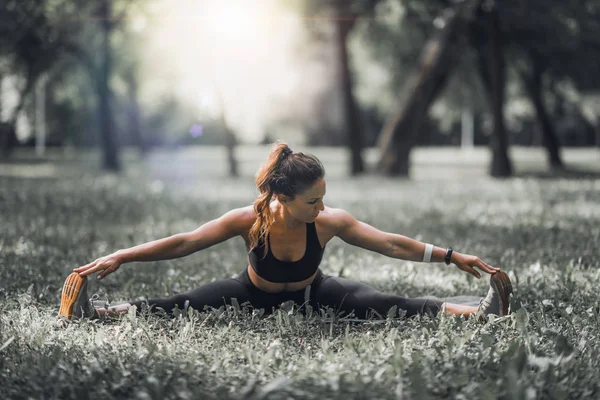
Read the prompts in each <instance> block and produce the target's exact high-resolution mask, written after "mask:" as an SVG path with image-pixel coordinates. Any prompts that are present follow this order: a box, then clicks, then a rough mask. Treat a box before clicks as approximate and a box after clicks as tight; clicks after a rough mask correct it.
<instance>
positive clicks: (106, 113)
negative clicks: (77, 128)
mask: <svg viewBox="0 0 600 400" xmlns="http://www.w3.org/2000/svg"><path fill="white" fill-rule="evenodd" d="M100 10H101V12H100V15H101V20H102V34H103V37H102V39H103V40H102V59H101V61H100V63H101V65H100V77H99V78H100V79H99V82H98V98H99V101H98V106H99V109H98V112H99V117H100V140H101V143H102V167H103V168H104V169H106V170H109V171H119V170H120V169H121V163H120V160H119V149H118V145H117V142H116V138H115V129H114V117H113V114H112V109H111V104H110V103H111V100H112V92H111V89H110V76H111V74H112V49H111V45H110V36H111V33H112V27H113V25H112V24H113V21H112V0H102V3H101V5H100Z"/></svg>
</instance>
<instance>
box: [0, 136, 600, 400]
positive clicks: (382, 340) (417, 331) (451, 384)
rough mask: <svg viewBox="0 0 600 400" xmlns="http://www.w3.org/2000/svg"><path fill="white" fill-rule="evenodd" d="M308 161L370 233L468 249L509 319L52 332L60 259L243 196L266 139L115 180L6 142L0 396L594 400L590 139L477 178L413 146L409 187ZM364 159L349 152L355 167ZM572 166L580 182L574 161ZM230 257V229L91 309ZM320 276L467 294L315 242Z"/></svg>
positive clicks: (172, 286)
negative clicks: (507, 174) (506, 304)
mask: <svg viewBox="0 0 600 400" xmlns="http://www.w3.org/2000/svg"><path fill="white" fill-rule="evenodd" d="M308 150H309V151H313V150H314V153H315V154H316V155H318V156H319V157H320V158H321V159H322V161H323V163H324V164H325V167H326V170H327V179H328V181H327V183H328V189H327V196H326V198H325V201H326V204H328V205H330V206H333V207H341V208H345V209H346V210H348V211H350V212H351V213H352V214H353V215H354V216H355V217H357V218H358V219H360V220H363V221H365V222H367V223H370V224H372V225H374V226H376V227H378V228H380V229H383V230H387V231H390V232H396V233H401V234H405V235H408V236H411V237H414V238H417V239H420V240H423V241H427V242H431V243H434V244H436V245H439V246H448V245H451V246H453V247H454V248H455V249H457V250H459V251H461V252H466V253H470V254H475V255H478V256H480V257H481V258H483V259H484V260H486V261H487V262H488V263H490V264H492V265H494V266H498V267H501V268H503V269H504V270H505V271H507V273H508V274H509V276H510V277H511V279H512V281H513V287H514V288H515V296H514V297H513V299H512V302H511V307H512V314H511V315H509V316H507V317H503V318H499V319H495V320H493V321H491V322H489V323H487V324H481V323H479V322H477V321H475V320H474V319H470V320H467V321H464V320H462V319H460V318H455V317H447V316H438V317H435V318H429V317H423V318H419V319H411V320H404V319H398V318H388V319H387V320H384V321H368V322H363V323H355V322H349V321H346V320H344V319H343V318H341V319H340V318H333V316H332V315H331V314H327V313H324V314H321V315H313V316H309V317H306V316H302V315H300V314H298V313H297V312H296V310H294V309H293V308H290V307H284V308H283V309H282V310H279V311H278V312H276V313H275V314H273V315H271V316H268V317H262V318H261V317H259V315H258V314H257V313H256V312H253V311H252V310H249V309H246V308H243V307H242V308H238V307H230V308H228V309H225V308H222V309H220V310H209V311H206V312H200V313H199V312H196V311H191V310H190V312H187V313H182V314H180V315H178V316H177V317H176V318H173V319H166V318H159V317H156V316H142V317H135V315H130V314H126V315H123V316H122V318H121V319H118V320H113V321H108V322H102V323H100V322H97V321H88V320H84V321H80V322H75V323H72V324H69V325H68V326H67V327H62V326H60V325H59V324H57V318H56V314H57V310H58V304H59V296H60V290H61V287H62V284H63V281H64V278H65V277H66V276H67V275H68V273H69V272H70V270H71V269H72V268H74V267H77V266H80V265H83V264H85V263H87V262H90V261H92V260H93V259H95V258H96V257H99V256H102V255H105V254H107V253H109V252H112V251H115V250H117V249H119V248H123V247H128V246H132V245H135V244H139V243H142V242H145V241H148V240H152V239H156V238H160V237H163V236H167V235H170V234H174V233H176V232H181V231H186V230H191V229H194V228H196V227H197V226H199V225H200V224H202V223H203V222H205V221H208V220H210V219H213V218H215V217H217V216H219V215H221V214H222V213H224V212H225V211H227V210H229V209H231V208H233V207H239V206H244V205H248V204H250V203H251V202H252V201H253V199H254V196H255V195H256V190H255V188H254V186H253V181H252V177H253V175H254V173H255V171H256V169H257V168H258V166H259V165H260V162H261V160H262V159H263V158H264V156H265V155H266V154H267V153H268V148H266V147H242V148H239V149H238V157H239V160H240V166H241V168H240V170H241V171H242V175H241V176H240V177H239V178H235V179H232V178H228V177H227V176H226V171H227V168H226V165H225V164H224V160H225V151H224V150H223V149H220V148H202V149H184V150H178V151H160V152H156V153H154V154H150V155H149V156H148V157H147V158H146V159H145V160H143V161H140V160H138V158H137V156H136V155H135V153H134V152H132V151H127V152H125V154H124V156H123V160H124V165H125V168H124V172H123V173H122V174H121V175H118V176H117V175H113V174H106V173H101V172H98V171H97V166H98V165H99V161H98V160H99V155H98V154H97V153H96V152H86V153H75V152H73V151H71V152H69V151H66V152H65V151H63V150H60V151H56V150H53V151H50V152H49V153H48V155H47V156H46V157H45V158H44V159H42V160H37V159H36V158H35V157H34V156H33V155H32V154H31V153H29V152H26V151H25V152H24V151H19V152H17V154H15V159H14V161H13V162H12V163H10V164H8V163H0V216H1V220H0V398H7V399H13V398H14V399H20V398H23V399H25V398H46V399H50V398H60V399H69V398H77V399H84V398H93V399H103V398H136V399H166V398H190V399H195V398H219V399H222V398H233V399H241V398H257V399H258V398H268V399H287V398H309V399H322V398H341V397H344V398H412V399H425V398H440V397H444V398H446V397H447V398H459V399H460V398H462V399H472V398H478V399H494V398H505V399H531V398H557V399H566V398H598V397H599V396H600V380H599V379H598V370H599V369H600V341H598V337H600V315H599V313H598V307H599V303H600V297H599V296H598V283H599V278H600V274H599V272H598V271H599V267H600V261H599V260H600V257H599V256H600V250H599V248H598V244H599V243H600V179H599V178H598V177H599V176H600V150H598V149H565V150H564V152H563V155H564V159H565V163H566V164H567V165H568V166H569V167H570V170H569V172H566V173H565V172H556V171H554V172H548V171H547V168H546V166H545V157H544V152H543V151H542V150H541V149H527V148H516V149H512V150H511V156H512V157H513V160H514V163H515V172H516V174H515V177H513V178H510V179H502V180H498V179H493V178H490V177H488V176H487V174H486V172H487V164H488V160H489V152H488V150H487V149H474V150H471V151H462V152H461V151H456V150H450V149H440V148H434V149H418V150H417V151H415V152H414V153H413V162H414V168H413V170H412V179H410V180H406V179H390V178H382V177H377V176H375V175H373V174H367V175H365V176H362V177H359V178H356V179H350V178H349V177H348V176H347V174H346V170H347V161H346V160H347V155H346V153H345V152H344V151H343V150H341V149H323V148H319V149H308ZM375 159H376V153H375V152H374V151H369V152H367V160H368V161H369V163H370V164H371V165H372V163H373V161H374V160H375ZM584 169H585V170H586V171H587V172H586V173H580V172H581V170H584ZM244 265H245V251H244V245H243V242H242V241H241V239H232V240H230V241H227V242H224V243H221V244H219V245H217V246H214V247H213V248H210V249H207V250H205V251H202V252H199V253H196V254H194V255H191V256H189V257H186V258H183V259H177V260H169V261H162V262H152V263H144V264H142V263H136V264H128V265H125V266H123V267H122V268H121V269H120V270H119V271H118V272H117V273H115V274H113V275H111V276H110V277H109V278H107V279H106V280H104V281H102V282H101V283H97V282H91V284H90V285H91V288H90V289H91V294H97V295H98V296H99V299H100V300H101V301H106V302H114V301H120V300H127V299H138V298H146V297H159V296H169V295H173V294H176V293H181V292H185V291H188V290H191V289H193V288H195V287H197V286H199V285H201V284H203V283H206V282H210V281H212V280H215V279H220V278H226V277H231V276H234V275H235V274H237V273H238V272H239V271H241V269H242V268H243V267H244ZM322 269H323V271H324V272H325V273H328V274H332V275H341V276H344V277H347V278H351V279H357V280H362V281H365V282H368V283H369V284H371V285H373V286H374V287H376V288H378V289H380V290H384V291H389V292H393V293H397V294H401V295H406V296H422V295H433V296H438V297H441V298H444V297H447V296H455V295H484V294H485V293H486V292H487V288H488V282H487V281H486V279H481V280H477V279H475V278H473V277H471V276H468V275H466V274H465V273H463V272H461V271H458V270H457V269H456V268H453V267H448V266H445V265H444V264H421V263H413V262H407V261H401V260H394V259H390V258H386V257H383V256H379V255H377V254H375V253H371V252H368V251H366V250H361V249H357V248H352V247H350V246H348V245H347V244H345V243H343V242H341V241H339V240H337V239H334V240H333V241H331V242H330V243H329V244H328V245H327V249H326V252H325V255H324V259H323V264H322Z"/></svg>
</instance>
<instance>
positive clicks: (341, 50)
mask: <svg viewBox="0 0 600 400" xmlns="http://www.w3.org/2000/svg"><path fill="white" fill-rule="evenodd" d="M378 2H379V0H354V1H347V0H327V1H323V0H311V1H309V2H307V3H306V5H305V10H304V11H305V12H307V13H308V14H309V15H311V16H312V17H314V16H317V15H326V16H327V17H328V18H329V19H330V20H332V21H333V25H334V28H335V31H334V32H335V33H334V42H335V47H336V54H337V59H338V62H337V68H338V71H339V73H338V76H339V82H340V88H341V92H342V98H343V116H344V127H345V129H346V131H347V139H346V143H347V145H348V149H349V151H350V172H351V174H352V175H357V174H360V173H361V172H363V171H364V169H365V167H364V161H363V157H362V150H363V143H364V139H363V136H362V130H361V125H362V124H361V120H360V110H359V107H358V104H357V101H356V98H355V95H354V92H353V90H354V79H353V73H352V70H351V66H350V65H351V60H350V54H349V50H348V41H349V37H350V35H351V33H352V29H353V27H354V26H355V23H356V21H357V19H358V18H359V17H361V16H365V15H368V14H371V13H372V12H373V10H374V8H375V6H376V5H377V3H378ZM313 33H315V37H317V38H319V37H320V38H322V37H323V36H324V35H323V32H319V31H318V30H316V31H314V30H313Z"/></svg>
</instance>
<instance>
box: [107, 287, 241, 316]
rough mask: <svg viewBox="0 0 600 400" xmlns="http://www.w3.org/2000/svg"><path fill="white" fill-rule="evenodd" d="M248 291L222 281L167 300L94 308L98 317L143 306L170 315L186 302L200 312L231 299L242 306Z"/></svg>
mask: <svg viewBox="0 0 600 400" xmlns="http://www.w3.org/2000/svg"><path fill="white" fill-rule="evenodd" d="M251 297H252V296H251V294H250V290H249V288H248V286H247V285H245V284H244V283H242V282H241V281H240V280H238V279H223V280H218V281H215V282H211V283H208V284H206V285H202V286H200V287H199V288H197V289H194V290H192V291H191V292H188V293H184V294H178V295H176V296H173V297H170V298H167V299H150V300H141V301H135V302H131V303H124V304H119V305H118V306H115V307H110V308H109V309H108V310H106V309H104V308H96V311H97V312H98V314H99V315H106V314H119V313H123V312H127V311H128V310H129V307H131V306H132V305H134V306H136V307H137V311H138V312H140V311H141V310H142V307H143V305H144V304H145V305H146V306H148V307H149V308H150V311H153V312H156V311H158V310H159V309H162V310H164V311H165V312H166V313H167V314H172V312H173V309H174V308H179V309H180V310H183V309H184V308H185V305H186V302H188V306H189V307H192V308H194V309H195V310H198V311H202V310H204V307H206V306H210V307H214V308H219V307H220V306H222V305H225V304H231V298H235V299H237V301H238V303H239V304H243V303H245V302H247V301H250V300H251Z"/></svg>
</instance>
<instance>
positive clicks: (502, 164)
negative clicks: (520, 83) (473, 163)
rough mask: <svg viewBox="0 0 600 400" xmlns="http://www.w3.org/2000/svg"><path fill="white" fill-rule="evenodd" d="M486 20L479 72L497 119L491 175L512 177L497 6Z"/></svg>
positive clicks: (494, 128)
mask: <svg viewBox="0 0 600 400" xmlns="http://www.w3.org/2000/svg"><path fill="white" fill-rule="evenodd" d="M486 19H487V21H486V22H487V46H485V48H484V47H478V53H479V72H480V74H481V80H482V81H483V85H484V87H485V89H486V94H487V98H488V102H489V104H490V109H491V111H492V115H493V118H494V127H493V131H492V138H491V143H490V146H491V150H492V163H491V165H490V175H492V176H495V177H508V176H511V175H512V163H511V161H510V158H509V157H508V138H507V135H506V128H505V125H504V90H505V86H506V69H505V60H504V52H503V47H502V38H501V32H500V26H499V20H498V13H497V10H496V6H495V5H493V6H492V8H491V9H490V10H488V11H487V12H486Z"/></svg>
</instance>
